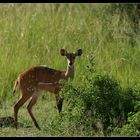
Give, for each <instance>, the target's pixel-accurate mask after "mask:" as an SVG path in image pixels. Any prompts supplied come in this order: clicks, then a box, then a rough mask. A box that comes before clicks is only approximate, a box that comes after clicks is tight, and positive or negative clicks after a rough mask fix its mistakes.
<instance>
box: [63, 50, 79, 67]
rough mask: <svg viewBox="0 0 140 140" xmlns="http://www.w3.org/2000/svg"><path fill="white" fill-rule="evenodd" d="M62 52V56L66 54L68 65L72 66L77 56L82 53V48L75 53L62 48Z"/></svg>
mask: <svg viewBox="0 0 140 140" xmlns="http://www.w3.org/2000/svg"><path fill="white" fill-rule="evenodd" d="M60 54H61V55H62V56H66V58H67V61H68V65H69V66H72V65H73V64H74V62H75V58H76V56H81V55H82V49H78V50H77V51H76V52H73V53H70V52H67V51H66V50H65V49H61V50H60Z"/></svg>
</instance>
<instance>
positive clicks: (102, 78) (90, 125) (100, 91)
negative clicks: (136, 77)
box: [53, 57, 135, 136]
mask: <svg viewBox="0 0 140 140" xmlns="http://www.w3.org/2000/svg"><path fill="white" fill-rule="evenodd" d="M91 60H93V57H90V60H89V63H88V66H87V70H88V72H87V73H86V74H85V75H84V76H83V82H82V83H81V84H79V85H74V84H73V83H72V82H71V81H69V82H68V83H66V84H65V87H64V89H63V90H62V92H61V94H62V96H63V97H64V101H65V106H64V107H63V111H62V113H61V115H60V116H59V118H56V120H54V121H53V125H54V124H55V127H56V129H55V130H57V131H59V132H61V131H62V130H66V131H67V132H68V134H69V135H74V134H75V132H76V134H79V135H88V136H89V135H100V136H101V135H111V134H113V133H112V132H113V130H114V129H115V128H118V130H119V128H121V127H123V126H124V125H125V124H127V122H130V118H128V115H130V113H132V112H135V110H134V109H135V108H134V107H135V104H134V103H135V98H134V95H135V92H134V90H133V89H132V88H127V89H123V88H122V87H121V86H120V83H119V82H118V81H117V80H115V78H113V77H111V76H109V75H107V74H106V75H99V74H98V73H97V72H96V70H95V68H94V63H92V62H93V61H91ZM58 123H59V125H58ZM60 124H61V129H60V130H58V129H57V127H58V126H60ZM59 128H60V127H59ZM72 130H73V131H72ZM116 130H117V129H116Z"/></svg>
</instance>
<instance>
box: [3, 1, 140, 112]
mask: <svg viewBox="0 0 140 140" xmlns="http://www.w3.org/2000/svg"><path fill="white" fill-rule="evenodd" d="M108 6H110V4H34V3H32V4H13V5H11V4H1V5H0V99H1V104H4V103H6V102H12V103H13V100H14V101H15V97H13V95H12V87H13V84H14V81H15V79H16V77H17V76H18V74H20V73H21V72H23V71H24V70H26V69H28V68H29V67H31V66H35V65H47V66H48V67H52V68H55V69H61V70H64V69H66V61H65V58H63V57H62V56H60V54H59V50H60V48H65V49H67V50H68V51H75V50H76V49H78V48H82V49H83V55H82V56H81V57H80V58H77V60H76V62H75V71H76V75H75V80H74V83H75V84H79V82H80V81H82V79H81V75H83V74H84V73H86V68H85V65H86V63H87V60H88V57H89V56H90V54H94V56H95V66H96V69H97V71H98V72H99V73H100V74H101V73H103V74H105V73H109V74H110V75H113V76H114V77H115V78H116V79H117V80H119V81H120V83H121V85H122V86H123V87H127V86H133V85H135V83H137V82H138V81H139V77H140V72H139V69H140V61H139V60H140V55H139V53H140V47H139V44H140V42H139V40H140V37H139V36H137V37H136V42H137V45H136V46H133V47H132V46H131V44H130V43H129V41H128V39H127V36H125V35H124V34H123V32H126V31H129V32H131V28H130V25H129V23H128V22H127V21H125V20H124V22H123V24H122V25H121V26H120V24H119V20H120V17H119V15H117V14H116V15H114V16H111V15H108V14H105V13H104V12H105V10H104V9H105V8H107V7H108ZM103 13H104V14H103ZM118 30H119V31H122V33H120V32H118ZM122 38H123V39H122ZM16 96H19V95H16ZM13 98H14V99H13ZM47 98H49V99H50V100H49V102H50V101H51V99H53V97H52V96H51V97H49V96H47ZM3 99H4V100H3ZM16 99H17V98H16ZM12 103H9V104H10V105H11V104H12ZM48 106H49V104H48ZM49 108H51V106H49ZM41 112H42V111H41ZM49 113H51V111H49Z"/></svg>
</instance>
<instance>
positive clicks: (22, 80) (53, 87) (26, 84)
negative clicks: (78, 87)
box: [13, 49, 82, 130]
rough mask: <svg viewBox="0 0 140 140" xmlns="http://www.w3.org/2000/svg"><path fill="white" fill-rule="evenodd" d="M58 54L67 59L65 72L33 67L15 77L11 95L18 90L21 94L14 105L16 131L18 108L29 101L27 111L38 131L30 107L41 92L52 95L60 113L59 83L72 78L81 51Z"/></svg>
mask: <svg viewBox="0 0 140 140" xmlns="http://www.w3.org/2000/svg"><path fill="white" fill-rule="evenodd" d="M60 54H61V56H65V57H66V59H67V69H66V70H65V71H61V70H56V69H52V68H49V67H46V66H34V67H31V68H29V69H28V70H26V71H24V72H23V73H21V74H19V76H18V77H17V79H16V81H15V84H14V87H13V93H15V92H16V91H17V89H18V88H19V89H20V90H21V93H22V94H21V97H20V99H19V100H18V102H17V103H16V104H15V105H14V125H15V127H16V129H17V124H18V111H19V108H20V107H21V106H22V105H23V104H24V103H25V102H26V101H27V100H28V99H30V100H29V104H28V105H27V110H28V113H29V115H30V117H31V119H32V121H33V123H34V125H35V126H36V128H38V129H39V130H40V127H39V125H38V123H37V121H36V119H35V117H34V115H33V113H32V107H33V105H35V104H36V102H37V99H38V97H39V95H40V93H41V91H43V90H44V91H48V92H51V93H54V95H55V98H56V104H57V109H58V112H59V113H60V112H61V110H62V103H63V98H62V97H61V96H60V94H59V91H60V90H61V88H62V87H63V85H62V84H61V83H60V80H64V81H67V80H68V79H73V78H74V62H75V58H76V56H81V54H82V49H78V50H77V51H76V52H74V53H70V52H67V51H66V50H65V49H60Z"/></svg>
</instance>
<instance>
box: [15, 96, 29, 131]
mask: <svg viewBox="0 0 140 140" xmlns="http://www.w3.org/2000/svg"><path fill="white" fill-rule="evenodd" d="M29 98H30V96H26V95H25V94H22V96H21V97H20V99H19V100H18V102H17V103H16V104H15V105H14V123H15V127H16V129H17V124H18V111H19V108H20V107H21V106H22V105H23V104H24V103H25V102H26V101H27V100H28V99H29Z"/></svg>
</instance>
